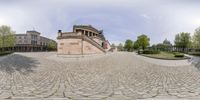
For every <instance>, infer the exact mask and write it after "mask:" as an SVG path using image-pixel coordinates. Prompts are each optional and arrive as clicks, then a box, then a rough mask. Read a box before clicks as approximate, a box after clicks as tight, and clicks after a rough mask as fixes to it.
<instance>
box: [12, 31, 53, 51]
mask: <svg viewBox="0 0 200 100" xmlns="http://www.w3.org/2000/svg"><path fill="white" fill-rule="evenodd" d="M40 34H41V33H39V32H37V31H34V30H33V31H26V33H25V34H15V38H16V42H15V47H14V50H15V51H17V52H31V51H46V50H47V46H48V44H49V43H50V42H52V43H55V44H56V41H54V40H52V39H49V38H46V37H43V36H40Z"/></svg>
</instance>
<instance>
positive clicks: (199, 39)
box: [192, 27, 200, 48]
mask: <svg viewBox="0 0 200 100" xmlns="http://www.w3.org/2000/svg"><path fill="white" fill-rule="evenodd" d="M192 44H193V47H194V48H200V27H199V28H197V29H196V30H195V33H194V35H193V43H192Z"/></svg>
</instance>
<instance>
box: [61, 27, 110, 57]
mask: <svg viewBox="0 0 200 100" xmlns="http://www.w3.org/2000/svg"><path fill="white" fill-rule="evenodd" d="M57 40H58V45H57V51H58V54H68V55H70V54H74V55H76V54H98V53H106V52H107V51H108V50H109V49H110V44H109V42H108V41H107V40H106V39H105V37H104V35H103V31H102V30H97V29H96V28H94V27H93V26H91V25H74V26H73V32H62V31H61V30H59V31H58V37H57Z"/></svg>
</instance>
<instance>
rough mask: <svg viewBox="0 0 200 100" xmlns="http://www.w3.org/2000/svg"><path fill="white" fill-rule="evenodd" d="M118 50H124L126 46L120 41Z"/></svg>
mask: <svg viewBox="0 0 200 100" xmlns="http://www.w3.org/2000/svg"><path fill="white" fill-rule="evenodd" d="M117 50H118V51H124V47H123V44H122V43H120V44H119V45H118V46H117Z"/></svg>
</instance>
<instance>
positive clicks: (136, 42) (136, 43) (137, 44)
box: [133, 41, 140, 50]
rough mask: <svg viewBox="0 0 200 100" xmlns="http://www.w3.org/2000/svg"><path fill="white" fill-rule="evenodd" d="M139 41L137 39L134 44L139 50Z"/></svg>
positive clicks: (134, 47)
mask: <svg viewBox="0 0 200 100" xmlns="http://www.w3.org/2000/svg"><path fill="white" fill-rule="evenodd" d="M139 47H140V46H139V43H138V41H135V42H134V44H133V49H135V50H137V49H139Z"/></svg>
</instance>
